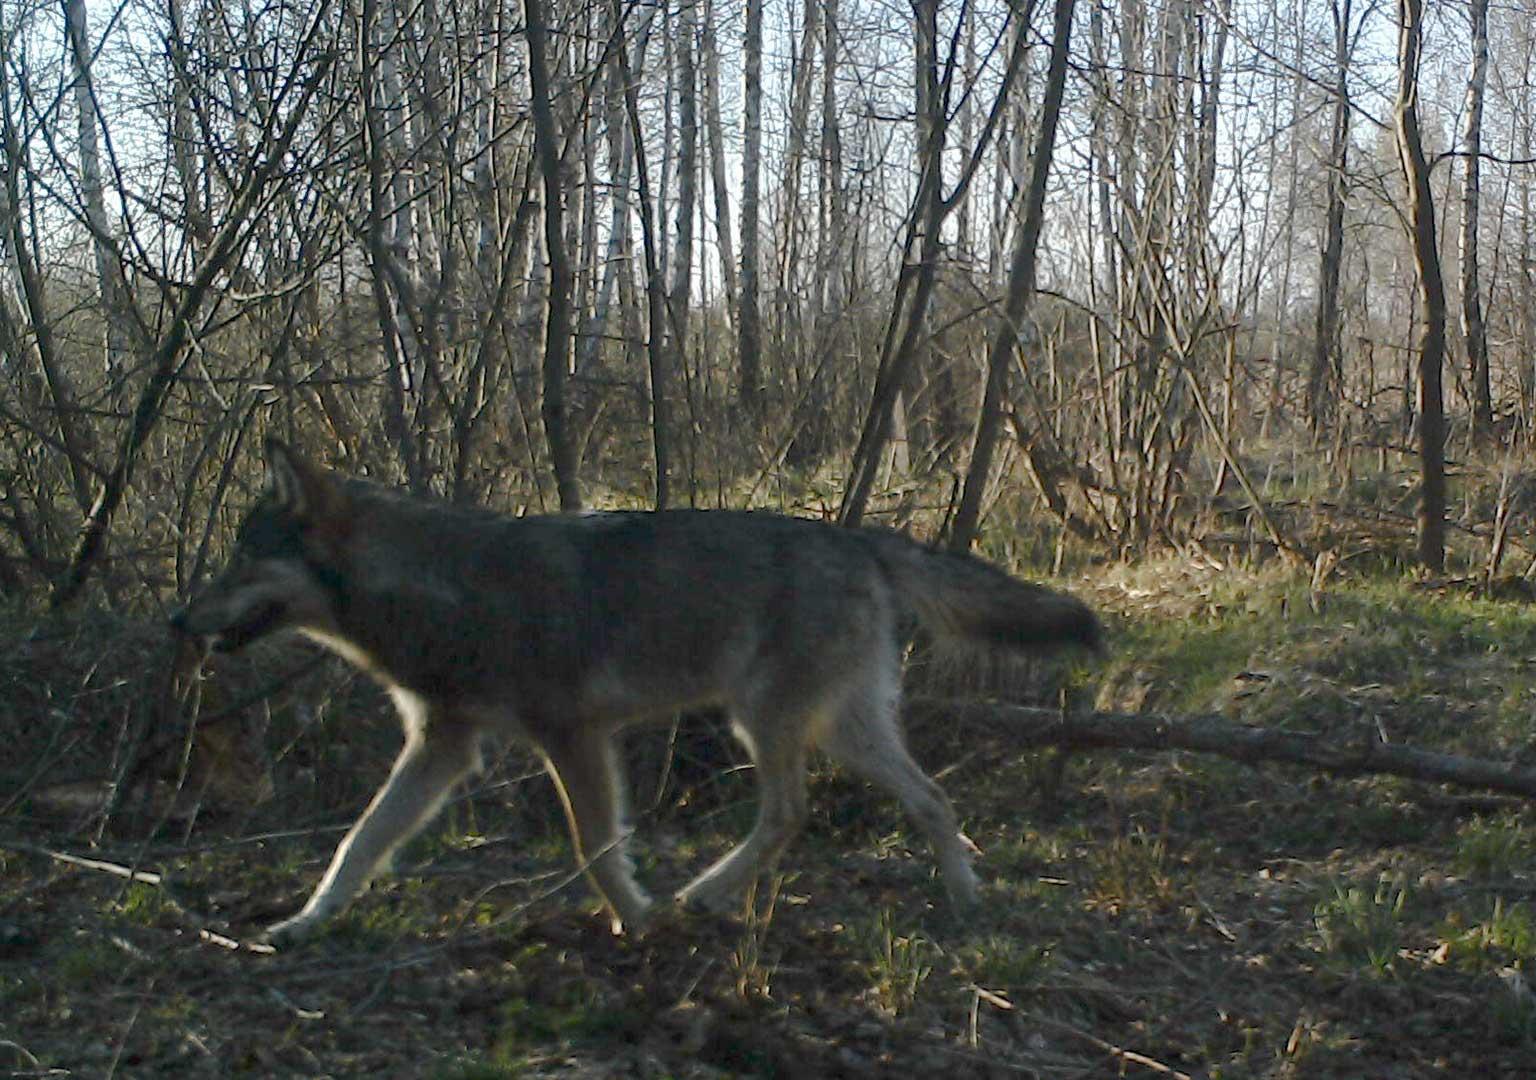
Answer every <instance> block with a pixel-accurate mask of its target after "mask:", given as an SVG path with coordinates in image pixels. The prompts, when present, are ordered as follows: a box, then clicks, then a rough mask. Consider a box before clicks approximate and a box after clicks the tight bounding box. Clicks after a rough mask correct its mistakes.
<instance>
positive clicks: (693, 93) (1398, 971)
mask: <svg viewBox="0 0 1536 1080" xmlns="http://www.w3.org/2000/svg"><path fill="white" fill-rule="evenodd" d="M0 69H3V71H0V163H3V168H0V738H3V739H4V741H5V743H6V744H8V747H9V749H8V750H7V751H6V752H5V753H0V1071H3V1070H6V1069H8V1070H10V1074H12V1075H17V1076H64V1075H77V1074H78V1075H93V1076H94V1075H107V1076H112V1075H126V1076H138V1075H159V1074H161V1073H167V1074H169V1073H186V1074H203V1075H232V1074H236V1073H250V1074H256V1075H315V1076H320V1075H332V1076H342V1075H363V1074H369V1075H400V1076H407V1075H421V1076H439V1077H455V1078H465V1080H468V1078H474V1077H500V1076H573V1077H576V1076H581V1077H587V1076H591V1077H599V1076H644V1077H684V1076H686V1077H724V1076H778V1075H785V1076H789V1075H794V1076H802V1075H826V1076H859V1077H862V1076H922V1075H932V1074H935V1073H938V1072H940V1071H941V1070H948V1071H951V1072H955V1073H958V1074H960V1075H976V1076H987V1077H991V1076H999V1077H1001V1076H1016V1075H1027V1076H1036V1077H1053V1078H1054V1077H1063V1078H1064V1077H1069V1076H1095V1075H1112V1074H1113V1075H1130V1076H1143V1075H1145V1076H1189V1077H1193V1076H1202V1077H1204V1076H1209V1077H1277V1078H1278V1077H1354V1076H1362V1075H1369V1076H1388V1075H1390V1076H1403V1077H1419V1076H1424V1077H1429V1076H1440V1075H1457V1074H1466V1075H1487V1076H1517V1075H1524V1073H1525V1066H1524V1064H1523V1063H1524V1062H1527V1061H1529V1060H1530V1055H1531V1054H1532V1052H1533V1050H1536V991H1533V990H1532V989H1531V987H1530V985H1529V980H1530V978H1531V973H1532V970H1533V967H1536V874H1533V871H1532V869H1531V867H1532V861H1533V857H1536V813H1533V811H1532V808H1531V806H1530V804H1529V800H1530V798H1531V796H1532V794H1536V744H1533V740H1532V737H1531V732H1532V720H1531V717H1532V713H1533V711H1536V665H1533V663H1532V660H1531V657H1532V656H1536V612H1533V611H1532V609H1531V603H1532V601H1533V600H1536V467H1533V464H1532V452H1533V448H1536V206H1533V200H1536V4H1533V3H1532V2H1531V0H1504V2H1501V3H1500V4H1492V3H1490V0H1445V2H1441V3H1434V4H1425V3H1423V0H1392V2H1390V3H1389V2H1383V0H1081V2H1077V0H1050V2H1045V0H908V3H906V4H887V3H884V2H882V0H784V2H773V3H764V2H763V0H645V2H640V0H596V2H594V0H513V2H507V3H504V2H502V0H461V2H460V3H457V4H445V3H442V0H281V2H272V0H163V2H150V0H93V2H91V3H87V2H86V0H58V2H57V3H44V2H40V0H0ZM271 438H278V439H281V440H283V441H284V442H285V443H286V444H288V445H291V446H293V447H296V448H299V449H301V450H302V452H303V453H304V454H305V455H307V456H308V457H309V458H311V459H313V460H314V461H316V462H319V463H321V464H324V465H326V466H328V467H330V468H333V469H335V470H337V471H338V472H339V473H343V474H346V475H349V476H356V477H364V478H367V479H370V480H373V481H377V482H379V483H382V484H385V485H389V486H392V487H398V488H401V489H404V490H405V491H408V492H410V493H412V494H413V495H415V496H419V497H422V498H426V499H434V500H439V501H441V502H442V503H445V504H452V505H454V506H464V507H469V506H476V507H490V508H492V509H494V510H496V511H499V512H501V513H503V514H506V515H511V516H518V517H520V516H526V515H538V514H556V513H571V512H578V511H587V510H651V509H668V508H696V509H704V510H715V509H724V508H733V509H738V508H752V509H761V510H771V511H776V512H778V513H782V514H788V515H792V516H798V517H806V518H814V519H819V520H822V521H825V522H830V523H834V524H836V525H838V526H842V527H847V528H858V527H861V526H878V527H883V528H889V529H895V530H898V531H901V532H904V533H906V534H908V535H910V536H912V537H914V538H916V539H918V540H920V541H922V542H923V543H925V544H929V545H932V546H933V547H935V548H945V549H949V550H951V551H956V552H974V553H976V554H978V555H981V556H983V557H984V558H986V559H988V560H990V561H992V562H994V563H996V564H998V565H1000V566H1002V567H1004V568H1005V569H1007V570H1009V571H1010V572H1012V573H1014V574H1016V575H1019V576H1021V577H1024V578H1027V579H1031V580H1037V581H1042V582H1044V583H1047V584H1049V585H1050V586H1051V587H1053V588H1059V589H1062V590H1063V591H1067V592H1070V593H1072V594H1073V595H1075V596H1077V597H1079V598H1081V599H1082V600H1084V601H1085V602H1087V603H1088V604H1090V605H1091V606H1092V607H1093V608H1094V609H1095V610H1096V611H1098V612H1099V613H1100V615H1101V616H1102V618H1103V619H1104V621H1105V623H1106V625H1107V626H1108V628H1109V633H1108V638H1109V648H1108V651H1107V655H1105V656H1103V657H1081V656H1064V657H1061V658H1048V659H1043V660H1039V661H1034V660H1032V661H1029V662H1027V663H1023V662H1019V663H1014V662H1005V661H1002V660H1000V659H998V658H995V657H980V658H976V659H975V661H974V662H966V661H965V660H964V658H961V659H960V660H958V661H957V660H956V659H955V658H950V657H944V658H939V657H935V656H933V655H932V654H931V652H930V651H929V650H927V649H926V648H925V647H924V642H923V641H921V640H918V641H916V642H915V643H913V644H912V646H911V647H910V649H908V650H907V652H908V663H907V673H906V690H907V694H908V699H909V707H908V709H907V719H908V728H909V732H910V736H909V737H910V740H911V744H912V748H913V752H914V755H915V756H916V757H917V758H918V759H919V760H920V761H921V762H922V763H923V765H924V768H926V769H927V770H928V771H929V772H930V773H931V774H933V775H936V776H938V777H939V778H940V779H941V780H942V781H943V783H944V786H945V788H946V790H948V791H949V792H950V794H951V795H952V796H953V797H954V799H955V802H956V804H957V806H958V807H959V809H960V811H961V814H962V816H963V817H964V818H965V828H966V832H967V833H968V835H969V836H970V837H971V838H972V839H974V840H975V842H976V845H977V846H978V847H979V849H980V851H981V852H982V853H983V854H982V856H981V857H980V858H979V859H978V861H977V870H978V873H979V874H980V875H981V877H982V879H983V882H984V886H983V905H982V911H981V913H980V914H979V915H978V916H977V917H976V918H975V919H972V920H967V921H964V922H962V923H958V924H957V922H956V920H954V919H953V917H952V916H951V915H950V913H949V912H948V910H947V909H946V907H945V904H944V900H943V895H942V893H943V890H942V887H941V885H940V883H939V882H938V881H937V880H936V878H935V877H934V875H933V873H932V870H933V866H932V860H931V859H930V858H929V857H928V853H927V851H926V845H925V844H924V843H923V841H922V837H921V835H920V834H916V835H914V833H913V831H912V829H911V827H910V825H909V824H908V823H907V822H906V821H905V820H904V819H903V818H902V817H901V814H900V811H899V809H898V808H897V807H896V806H895V805H894V804H892V803H891V802H890V800H887V799H885V798H883V797H882V796H880V795H878V794H876V793H874V792H872V791H871V790H870V789H868V788H866V787H865V786H864V785H863V784H861V783H860V782H859V781H858V780H857V779H855V778H853V777H850V776H849V775H847V774H845V773H843V772H840V771H839V770H837V769H835V768H833V767H832V766H830V765H829V764H827V763H825V762H818V763H817V764H816V765H815V766H814V772H813V776H812V782H811V788H812V791H811V795H812V799H811V801H812V818H811V821H810V824H809V825H808V827H807V830H806V834H805V835H803V836H802V837H800V839H799V840H798V841H797V843H796V846H795V847H794V849H792V852H791V853H790V854H789V855H788V856H786V858H785V859H784V861H783V864H782V865H781V866H780V868H779V870H780V872H779V873H778V874H777V875H775V876H773V877H772V879H771V880H769V879H765V880H764V881H762V882H761V883H760V884H759V887H758V890H757V891H756V893H755V894H754V896H753V897H752V898H751V900H750V902H749V903H748V904H747V905H746V906H745V907H744V909H743V911H742V912H741V914H740V915H739V917H734V918H720V919H714V918H708V919H692V918H689V917H688V916H686V915H682V914H679V915H678V916H677V918H676V919H675V920H673V919H669V920H667V921H666V922H665V924H664V925H663V926H662V927H660V928H659V929H657V930H654V931H652V932H650V933H647V934H645V935H643V936H641V935H629V936H623V937H616V936H614V935H612V934H610V933H609V932H608V929H607V927H606V924H605V920H603V919H602V918H601V917H599V916H598V915H597V914H595V912H596V910H597V909H596V904H595V901H594V900H593V899H592V897H591V895H590V893H589V892H587V891H586V890H585V887H584V884H583V882H582V881H581V880H580V875H579V872H578V871H577V870H575V869H574V868H573V863H572V852H571V850H570V844H569V841H568V839H567V837H566V834H565V831H564V826H563V821H562V819H561V817H560V811H559V802H558V799H557V798H556V797H555V793H554V790H553V788H552V786H551V783H550V781H549V779H548V778H546V777H545V776H544V775H543V772H542V770H541V768H540V766H539V762H538V760H537V758H536V757H535V756H534V755H532V754H529V753H526V752H524V751H522V750H520V749H518V748H516V747H513V748H511V749H508V750H506V751H505V752H503V753H501V754H500V755H498V756H496V757H495V758H494V760H493V761H492V762H491V763H490V765H489V767H488V769H487V770H486V771H485V773H483V774H482V775H480V776H478V777H477V778H476V779H474V780H473V781H471V782H470V783H469V784H468V785H467V786H465V787H464V788H462V789H460V790H459V791H458V792H457V793H456V794H455V796H454V797H453V798H452V799H451V800H450V803H449V806H448V808H447V810H446V811H445V812H444V814H443V816H442V818H441V819H440V820H439V821H438V822H437V823H436V824H435V825H434V826H432V827H431V828H430V829H428V830H427V832H426V833H425V834H424V835H423V836H422V837H421V838H420V839H418V840H417V841H415V842H413V843H412V844H411V845H410V846H409V847H408V848H406V849H405V851H404V852H403V853H402V855H401V857H400V859H399V860H398V862H397V866H396V872H395V874H394V876H392V877H390V878H389V879H388V880H385V881H381V882H379V883H378V884H376V885H375V886H374V888H373V889H372V891H371V892H370V893H369V894H368V896H367V897H366V898H365V899H363V900H361V901H360V902H359V903H358V904H357V905H356V906H355V907H354V909H353V910H352V911H351V912H349V913H348V914H347V915H345V916H344V917H342V918H341V919H339V920H338V922H337V927H336V929H335V930H334V931H333V932H332V933H329V934H327V935H325V936H324V937H323V938H321V939H320V940H318V941H316V942H313V943H307V944H305V945H303V946H301V947H297V948H286V947H281V948H274V947H273V946H271V945H270V944H267V943H265V942H263V941H261V940H260V938H259V933H258V932H259V930H260V928H261V927H262V926H263V925H265V924H266V923H268V922H270V921H271V919H272V918H273V917H275V916H277V915H279V914H286V913H290V912H291V911H292V910H293V909H295V908H296V906H297V904H298V903H300V902H302V899H303V897H304V896H305V895H307V894H308V892H309V890H310V889H311V888H312V887H313V885H314V882H315V880H316V879H317V878H318V877H319V875H320V873H321V871H322V870H323V868H324V865H325V862H326V860H327V859H328V857H329V854H330V851H331V849H332V848H333V847H334V846H335V843H336V840H337V838H338V836H339V835H340V833H342V832H343V831H345V829H346V828H347V826H348V824H349V823H350V822H351V821H352V820H353V819H354V818H355V817H356V815H357V814H358V812H359V811H360V810H361V809H362V807H363V806H364V805H365V804H366V802H367V800H368V797H369V794H370V793H371V792H372V791H373V790H374V789H375V788H376V787H377V785H378V783H379V782H380V781H381V780H382V778H383V777H384V775H385V774H386V773H387V772H388V770H389V761H390V759H391V757H392V756H393V754H394V751H395V749H396V748H397V747H398V746H399V740H400V734H399V728H398V724H397V722H396V721H395V719H394V718H393V716H392V714H391V710H390V708H389V703H388V700H387V698H386V696H385V695H384V694H383V693H381V692H380V690H379V689H378V688H377V687H376V686H374V685H373V683H372V682H370V680H369V679H368V678H367V677H366V676H364V675H361V674H359V673H358V672H357V670H356V669H355V668H352V667H350V666H348V665H347V664H346V663H344V662H342V661H341V660H339V659H337V658H334V657H331V656H330V655H329V654H327V653H325V652H324V651H322V650H320V649H319V648H317V647H315V646H314V645H312V644H309V643H306V642H303V641H300V640H298V639H296V638H279V639H274V640H270V641H263V642H260V643H258V644H257V645H256V646H254V647H252V648H251V649H249V650H246V651H244V652H241V653H238V654H235V655H232V656H221V657H208V656H204V655H202V654H201V653H198V652H196V651H195V650H194V649H193V648H192V647H191V645H190V644H189V643H188V642H186V641H185V640H177V639H175V638H174V637H173V636H172V635H171V633H170V632H169V630H168V629H167V626H166V619H167V616H168V615H169V614H170V613H171V612H172V611H174V610H175V609H177V608H178V607H179V606H180V605H181V604H183V603H184V602H185V601H186V600H187V598H188V597H189V596H191V595H193V594H194V593H195V592H196V591H197V589H198V588H199V586H200V585H201V583H203V582H205V581H207V580H208V579H209V578H210V577H211V576H212V575H213V574H215V573H216V572H217V571H218V569H219V568H220V567H221V566H222V565H223V564H224V563H225V561H226V560H227V558H228V557H229V555H230V553H231V551H232V548H233V545H234V541H235V533H236V529H237V527H238V525H239V523H240V521H241V518H242V515H243V514H244V513H245V512H246V511H247V509H248V508H249V507H250V506H251V505H252V503H253V502H254V501H255V500H256V499H257V498H258V497H259V496H260V494H261V492H262V491H263V488H264V485H265V484H266V483H267V480H268V478H267V474H266V466H265V458H264V454H263V452H262V447H263V442H264V440H266V439H271ZM628 750H629V753H628V757H629V759H630V769H629V772H630V777H631V782H632V784H633V786H634V788H635V792H636V795H635V802H636V805H635V807H634V811H635V815H636V839H637V843H638V844H639V850H638V853H637V861H638V862H639V864H640V866H641V869H642V871H643V872H644V875H646V876H649V877H652V878H654V879H656V880H657V881H659V882H661V883H663V884H666V883H674V882H676V883H680V882H682V881H684V880H686V879H687V878H688V877H689V876H690V874H689V868H690V867H693V868H697V867H698V866H699V865H701V864H703V863H706V862H708V861H709V860H710V859H711V858H712V857H713V856H715V855H717V854H718V853H719V852H721V851H724V850H726V849H727V848H728V847H729V846H730V845H731V844H732V843H733V842H734V841H735V840H737V839H739V838H740V836H741V835H742V834H743V833H744V832H745V831H746V829H747V828H748V826H749V825H750V823H751V821H752V816H753V814H754V791H753V785H752V779H751V776H750V775H747V774H749V773H750V772H751V765H750V759H749V758H748V756H747V755H746V753H745V752H744V751H743V750H742V749H741V748H740V747H737V746H734V745H733V744H732V743H731V740H730V737H729V734H728V726H727V724H726V722H725V720H724V719H723V718H722V717H720V716H717V715H702V716H679V717H675V718H672V719H671V722H670V724H668V725H664V726H662V727H661V728H658V729H657V730H655V731H646V732H643V733H638V734H636V735H635V736H634V737H633V738H632V739H630V740H629V743H628Z"/></svg>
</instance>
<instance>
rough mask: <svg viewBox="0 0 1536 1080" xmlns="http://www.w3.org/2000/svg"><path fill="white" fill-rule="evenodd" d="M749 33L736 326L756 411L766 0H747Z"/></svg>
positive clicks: (744, 397)
mask: <svg viewBox="0 0 1536 1080" xmlns="http://www.w3.org/2000/svg"><path fill="white" fill-rule="evenodd" d="M746 14H747V38H746V45H745V48H744V52H743V54H742V56H743V74H742V94H743V108H742V149H741V276H740V278H739V279H738V284H737V287H738V289H739V297H738V314H737V323H736V332H737V335H738V337H739V346H738V348H739V349H740V357H739V361H738V362H739V364H740V367H741V403H742V407H743V408H744V409H745V410H746V411H747V413H748V414H749V415H750V414H753V413H755V412H756V411H757V409H758V407H759V404H760V397H761V383H762V378H763V360H762V350H763V317H762V309H761V306H760V304H761V298H760V297H759V295H758V293H759V285H758V271H759V263H760V257H759V255H758V245H759V241H760V239H761V237H760V236H759V229H760V224H759V205H760V202H761V195H760V188H759V185H760V183H761V180H762V175H761V174H762V152H763V0H746Z"/></svg>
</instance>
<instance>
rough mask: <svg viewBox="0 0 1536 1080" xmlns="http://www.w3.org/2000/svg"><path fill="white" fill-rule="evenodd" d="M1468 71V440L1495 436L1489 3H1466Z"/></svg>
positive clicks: (1464, 268) (1464, 222)
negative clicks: (1486, 247) (1487, 313)
mask: <svg viewBox="0 0 1536 1080" xmlns="http://www.w3.org/2000/svg"><path fill="white" fill-rule="evenodd" d="M1467 19H1468V21H1469V22H1470V23H1471V26H1472V70H1471V72H1470V73H1469V74H1468V75H1467V104H1466V117H1465V119H1464V126H1463V128H1462V137H1461V149H1462V153H1463V154H1464V155H1465V157H1464V158H1463V165H1462V169H1463V172H1462V189H1461V233H1460V238H1461V244H1460V249H1461V250H1460V252H1459V255H1460V260H1461V332H1462V336H1463V337H1464V338H1465V339H1466V343H1467V377H1468V378H1469V379H1470V380H1471V383H1472V438H1473V440H1474V441H1481V440H1484V439H1487V438H1488V437H1489V436H1491V435H1492V433H1493V392H1492V388H1491V386H1490V385H1489V373H1488V330H1487V327H1486V326H1485V325H1484V323H1483V295H1482V284H1481V282H1480V280H1479V277H1478V266H1477V260H1478V251H1477V247H1478V245H1477V233H1478V229H1479V227H1480V226H1481V221H1480V218H1479V215H1480V213H1481V200H1482V152H1483V99H1484V97H1485V95H1486V90H1487V85H1488V0H1469V4H1468V7H1467Z"/></svg>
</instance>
